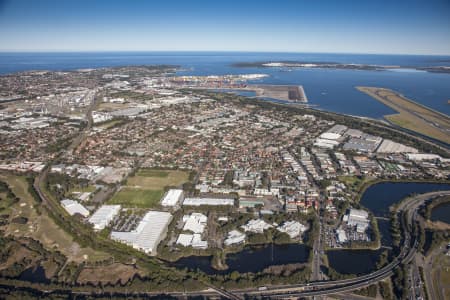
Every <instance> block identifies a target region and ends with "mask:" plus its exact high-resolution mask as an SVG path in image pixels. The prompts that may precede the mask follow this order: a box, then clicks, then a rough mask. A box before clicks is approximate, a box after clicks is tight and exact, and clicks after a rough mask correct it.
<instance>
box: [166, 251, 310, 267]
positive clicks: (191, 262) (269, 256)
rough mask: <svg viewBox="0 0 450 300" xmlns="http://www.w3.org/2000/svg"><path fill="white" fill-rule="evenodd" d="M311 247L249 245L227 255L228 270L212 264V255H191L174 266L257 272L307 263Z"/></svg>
mask: <svg viewBox="0 0 450 300" xmlns="http://www.w3.org/2000/svg"><path fill="white" fill-rule="evenodd" d="M309 251H310V250H309V247H308V246H306V245H304V244H286V245H272V244H271V245H264V246H248V247H246V248H244V250H242V251H241V252H238V253H232V254H229V255H227V258H226V263H227V265H228V269H227V270H222V271H218V270H216V269H214V268H213V267H212V266H211V259H212V257H211V256H189V257H184V258H181V259H179V260H178V261H176V262H175V263H174V266H176V267H179V268H188V269H191V270H195V269H199V270H201V271H203V272H205V273H206V274H228V273H231V272H233V271H238V272H240V273H247V272H252V273H257V272H260V271H263V270H264V269H265V268H267V267H270V266H275V265H285V264H294V263H305V262H307V261H308V257H309Z"/></svg>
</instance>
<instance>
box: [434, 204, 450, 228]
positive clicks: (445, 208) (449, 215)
mask: <svg viewBox="0 0 450 300" xmlns="http://www.w3.org/2000/svg"><path fill="white" fill-rule="evenodd" d="M430 220H431V221H433V222H436V221H441V222H444V223H447V224H450V202H447V203H442V204H439V205H437V206H436V207H434V208H433V209H432V211H431V216H430Z"/></svg>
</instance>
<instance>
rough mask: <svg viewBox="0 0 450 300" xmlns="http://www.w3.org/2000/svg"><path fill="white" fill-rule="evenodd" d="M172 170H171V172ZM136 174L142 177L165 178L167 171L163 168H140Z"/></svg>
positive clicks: (167, 174)
mask: <svg viewBox="0 0 450 300" xmlns="http://www.w3.org/2000/svg"><path fill="white" fill-rule="evenodd" d="M173 172H174V171H172V173H173ZM136 175H137V176H142V177H161V178H167V177H168V176H169V172H167V171H163V170H152V169H141V170H139V171H138V172H137V174H136Z"/></svg>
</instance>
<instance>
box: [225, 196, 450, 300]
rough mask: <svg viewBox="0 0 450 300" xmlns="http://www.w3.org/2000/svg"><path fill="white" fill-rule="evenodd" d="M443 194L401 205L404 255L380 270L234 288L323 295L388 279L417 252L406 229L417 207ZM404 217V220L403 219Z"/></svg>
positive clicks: (273, 294)
mask: <svg viewBox="0 0 450 300" xmlns="http://www.w3.org/2000/svg"><path fill="white" fill-rule="evenodd" d="M441 195H450V191H441V192H431V193H426V194H421V195H418V196H415V197H410V198H407V199H405V200H403V201H402V202H401V203H400V204H399V206H398V210H399V211H400V212H401V213H402V214H406V216H407V222H408V223H407V224H402V229H403V231H404V247H403V248H402V250H401V252H400V254H399V255H398V256H397V257H396V258H395V259H394V260H393V261H392V262H391V263H389V264H388V265H386V266H385V267H383V268H381V269H379V270H377V271H374V272H372V273H370V274H366V275H363V276H359V277H356V278H351V279H345V280H336V281H320V282H312V283H309V284H304V283H302V284H298V285H284V286H270V287H267V290H265V291H258V290H255V289H248V290H236V291H233V293H234V294H239V295H244V294H247V295H261V296H268V297H271V298H285V297H305V296H321V295H329V294H335V293H343V292H349V291H352V290H355V289H359V288H362V287H365V286H368V285H371V284H373V283H376V282H378V281H381V280H383V279H385V278H388V277H390V276H391V275H392V274H393V271H394V270H395V269H396V268H397V267H398V266H399V265H402V264H407V263H408V262H410V261H411V260H412V259H413V258H414V256H415V254H416V251H417V246H418V240H417V239H416V236H415V235H413V236H411V235H410V230H405V228H408V229H409V228H412V225H413V223H414V222H415V221H416V220H417V209H418V208H419V206H420V205H421V204H423V203H424V201H426V200H427V199H429V198H432V197H436V196H441ZM400 219H401V220H403V218H400Z"/></svg>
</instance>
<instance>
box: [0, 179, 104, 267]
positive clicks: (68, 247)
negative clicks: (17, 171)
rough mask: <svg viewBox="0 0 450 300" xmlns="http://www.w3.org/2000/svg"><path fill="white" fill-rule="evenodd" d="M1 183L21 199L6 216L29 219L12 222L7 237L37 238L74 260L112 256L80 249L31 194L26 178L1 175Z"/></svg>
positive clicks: (93, 259) (9, 209)
mask: <svg viewBox="0 0 450 300" xmlns="http://www.w3.org/2000/svg"><path fill="white" fill-rule="evenodd" d="M0 180H1V181H4V182H6V183H7V184H8V185H9V186H10V188H11V190H12V191H13V192H14V194H15V195H16V196H17V197H18V198H19V199H20V201H19V202H17V203H15V204H13V205H12V206H11V207H9V208H8V211H5V212H4V213H9V214H11V218H17V217H23V218H26V219H27V220H28V222H27V223H25V224H20V223H9V224H8V226H7V227H6V230H5V235H13V236H17V237H22V236H23V237H30V238H33V239H35V240H38V241H40V242H41V243H42V244H43V245H44V247H46V248H47V249H57V250H59V251H61V253H63V254H64V255H66V256H67V257H68V259H69V260H71V261H76V262H81V261H85V260H90V261H97V260H104V259H106V258H108V257H109V255H108V254H106V253H104V252H100V251H95V250H93V249H92V248H89V247H80V245H79V244H77V243H76V242H74V240H73V238H72V237H71V236H70V235H69V234H68V233H67V232H65V231H64V230H62V229H61V228H60V227H59V226H58V225H57V224H55V222H54V221H53V219H51V218H50V217H49V216H48V214H47V213H46V211H45V210H44V209H41V208H40V206H39V203H37V202H36V200H35V199H34V198H33V197H32V196H31V195H30V193H29V192H28V183H27V181H26V178H25V177H23V176H15V175H10V174H8V175H6V174H0Z"/></svg>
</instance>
